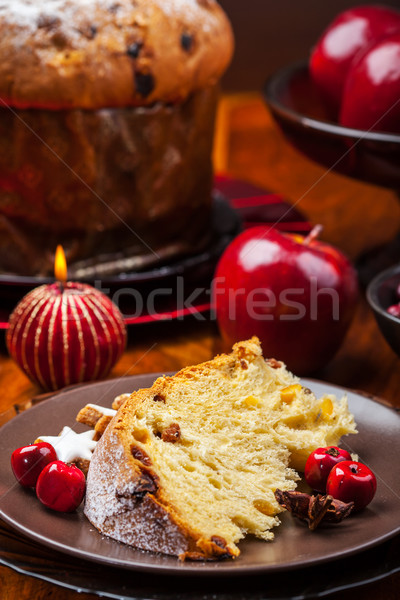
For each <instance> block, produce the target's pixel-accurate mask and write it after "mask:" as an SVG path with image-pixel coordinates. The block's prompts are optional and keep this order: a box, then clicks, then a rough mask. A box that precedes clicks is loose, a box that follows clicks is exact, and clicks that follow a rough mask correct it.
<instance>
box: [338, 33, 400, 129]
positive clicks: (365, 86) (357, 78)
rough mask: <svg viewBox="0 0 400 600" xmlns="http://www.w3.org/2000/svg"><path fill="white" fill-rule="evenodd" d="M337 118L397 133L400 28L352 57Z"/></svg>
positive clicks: (399, 122)
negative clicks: (360, 53) (358, 55)
mask: <svg viewBox="0 0 400 600" xmlns="http://www.w3.org/2000/svg"><path fill="white" fill-rule="evenodd" d="M339 121H340V123H341V124H342V125H345V126H346V127H354V128H356V129H364V130H365V129H367V130H368V129H372V130H377V131H389V132H393V133H400V30H399V31H398V33H396V34H393V35H390V36H388V37H385V38H384V39H382V40H380V41H379V42H377V43H376V44H374V45H373V46H370V47H369V49H368V50H367V51H366V52H364V53H363V54H362V55H361V56H360V57H358V58H357V59H355V61H354V62H353V64H352V65H351V67H350V69H349V72H348V77H347V80H346V85H345V88H344V92H343V101H342V108H341V111H340V118H339Z"/></svg>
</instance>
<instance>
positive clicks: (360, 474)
mask: <svg viewBox="0 0 400 600" xmlns="http://www.w3.org/2000/svg"><path fill="white" fill-rule="evenodd" d="M326 492H327V494H330V495H331V496H333V497H334V498H336V499H337V500H342V501H343V502H354V510H361V509H362V508H364V507H365V506H367V504H369V503H370V502H371V500H372V498H373V497H374V496H375V492H376V477H375V475H374V474H373V472H372V471H371V469H370V468H369V467H367V466H366V465H364V464H363V463H360V462H356V461H354V460H346V461H344V462H341V463H340V464H338V465H336V466H335V467H333V469H332V470H331V472H330V473H329V477H328V482H327V484H326Z"/></svg>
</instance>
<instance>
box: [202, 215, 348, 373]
mask: <svg viewBox="0 0 400 600" xmlns="http://www.w3.org/2000/svg"><path fill="white" fill-rule="evenodd" d="M314 233H315V232H311V234H310V235H309V236H307V237H306V238H305V237H303V236H299V235H289V234H282V233H279V232H278V231H276V230H274V229H271V228H268V227H266V226H260V227H254V228H251V229H247V230H246V231H244V232H243V233H241V234H239V235H238V236H237V237H236V238H235V239H234V240H233V241H232V242H231V244H230V245H229V246H228V247H227V248H226V250H225V252H224V253H223V255H222V256H221V258H220V261H219V263H218V265H217V269H216V273H215V278H214V281H213V306H214V309H215V313H216V318H217V321H218V325H219V328H220V331H221V334H222V336H223V338H224V340H225V341H226V343H227V345H229V346H231V345H232V344H233V343H234V342H237V341H238V340H241V339H246V338H249V337H250V336H252V335H257V336H258V337H259V338H260V340H261V342H262V345H263V350H264V354H265V355H266V356H269V357H274V358H276V359H280V360H283V361H284V362H285V363H286V364H287V366H288V367H289V369H291V370H292V371H294V372H295V373H296V374H298V375H305V374H309V373H312V372H314V371H315V370H317V369H319V368H320V367H322V366H323V365H325V364H326V363H328V362H329V360H330V359H331V358H332V357H333V355H334V354H335V352H336V351H337V350H338V348H339V346H340V345H341V343H342V340H343V338H344V335H345V333H346V331H347V328H348V326H349V324H350V321H351V318H352V316H353V312H354V309H355V306H356V303H357V298H358V285H357V277H356V273H355V270H354V268H353V266H352V265H351V263H350V261H349V260H348V259H347V258H346V257H345V256H344V254H343V253H342V252H340V251H339V250H337V249H336V248H334V247H333V246H331V245H329V244H327V243H324V242H322V241H319V240H317V239H315V237H314Z"/></svg>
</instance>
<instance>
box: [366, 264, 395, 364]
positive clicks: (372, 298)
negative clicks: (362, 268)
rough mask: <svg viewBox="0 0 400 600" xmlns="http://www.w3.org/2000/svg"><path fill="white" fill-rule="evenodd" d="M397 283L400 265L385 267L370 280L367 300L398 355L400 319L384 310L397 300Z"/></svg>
mask: <svg viewBox="0 0 400 600" xmlns="http://www.w3.org/2000/svg"><path fill="white" fill-rule="evenodd" d="M399 284H400V265H396V266H395V267H390V268H389V269H386V270H385V271H383V272H382V273H380V274H379V275H377V276H376V277H375V278H374V279H373V280H372V281H371V283H370V284H369V285H368V288H367V300H368V302H369V305H370V306H371V308H372V310H373V311H374V315H375V319H376V321H377V323H378V325H379V329H380V330H381V332H382V334H383V335H384V337H385V339H386V341H387V342H388V344H389V345H390V346H391V347H392V349H393V350H394V351H395V352H396V354H398V355H399V356H400V319H398V318H397V317H394V316H393V315H390V314H389V313H388V312H387V310H386V309H387V308H389V306H391V305H392V304H396V302H398V301H399V299H398V297H397V293H396V290H397V288H398V286H399Z"/></svg>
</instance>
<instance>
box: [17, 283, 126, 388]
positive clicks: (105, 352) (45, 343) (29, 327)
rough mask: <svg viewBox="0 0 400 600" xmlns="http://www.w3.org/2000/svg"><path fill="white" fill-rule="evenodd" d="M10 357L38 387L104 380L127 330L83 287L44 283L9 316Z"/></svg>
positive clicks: (109, 305) (106, 302)
mask: <svg viewBox="0 0 400 600" xmlns="http://www.w3.org/2000/svg"><path fill="white" fill-rule="evenodd" d="M6 343H7V348H8V351H9V353H10V355H11V356H12V358H13V359H14V360H15V361H16V362H17V363H18V365H19V366H20V367H21V369H22V370H23V371H24V372H25V373H26V375H27V376H28V377H29V378H30V379H31V380H32V381H34V382H35V383H37V384H39V385H40V386H41V387H42V388H44V389H47V390H57V389H60V388H61V387H64V386H66V385H70V384H73V383H80V382H82V381H92V380H96V379H101V378H103V377H105V376H106V375H107V374H108V373H109V372H110V370H111V369H112V367H113V366H114V364H115V363H116V362H117V360H118V359H119V358H120V357H121V355H122V353H123V352H124V349H125V346H126V327H125V323H124V321H123V318H122V315H121V313H120V311H119V310H118V308H117V307H116V305H115V304H113V302H112V301H111V300H110V299H109V298H108V297H107V296H106V295H105V294H103V293H102V292H100V291H99V290H96V289H95V288H93V287H92V286H90V285H87V284H84V283H75V282H66V283H60V282H56V283H52V284H50V285H42V286H40V287H38V288H35V289H34V290H32V291H31V292H29V293H28V294H27V295H26V296H25V297H24V298H23V299H22V300H21V302H20V303H19V304H18V305H17V306H16V308H15V309H14V311H13V313H12V314H11V316H10V320H9V328H8V330H7V335H6Z"/></svg>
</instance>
